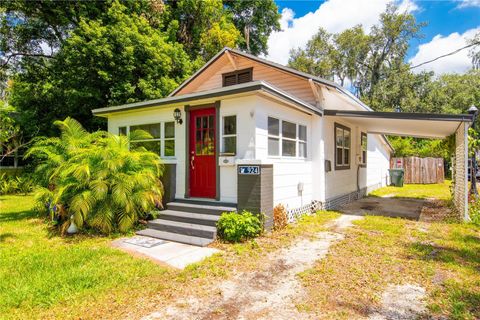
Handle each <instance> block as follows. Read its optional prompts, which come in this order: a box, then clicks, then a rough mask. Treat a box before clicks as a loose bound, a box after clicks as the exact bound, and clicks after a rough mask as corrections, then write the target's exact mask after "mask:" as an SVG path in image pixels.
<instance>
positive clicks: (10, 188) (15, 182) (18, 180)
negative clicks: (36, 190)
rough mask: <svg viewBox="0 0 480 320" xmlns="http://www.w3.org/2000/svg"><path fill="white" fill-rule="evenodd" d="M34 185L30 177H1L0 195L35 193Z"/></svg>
mask: <svg viewBox="0 0 480 320" xmlns="http://www.w3.org/2000/svg"><path fill="white" fill-rule="evenodd" d="M33 187H34V183H33V181H32V179H31V177H30V176H28V175H22V176H16V177H15V176H7V175H6V174H2V175H1V176H0V194H17V193H23V194H27V193H30V192H32V191H33Z"/></svg>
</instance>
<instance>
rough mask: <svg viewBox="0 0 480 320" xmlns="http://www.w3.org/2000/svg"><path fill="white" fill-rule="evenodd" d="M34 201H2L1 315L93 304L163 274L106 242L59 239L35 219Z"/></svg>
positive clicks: (31, 314) (100, 239) (15, 198)
mask: <svg viewBox="0 0 480 320" xmlns="http://www.w3.org/2000/svg"><path fill="white" fill-rule="evenodd" d="M32 208H33V197H32V196H1V197H0V315H5V316H6V315H9V316H11V317H17V316H18V317H19V318H23V317H34V316H35V314H36V312H41V311H42V310H45V309H48V308H52V307H55V306H57V305H59V304H67V305H69V304H72V305H75V304H76V303H77V302H79V301H82V300H83V301H85V300H86V301H91V300H92V297H93V298H96V297H99V296H102V295H103V294H105V293H107V292H108V291H111V290H114V291H115V292H118V293H119V294H122V293H121V292H122V290H126V289H128V288H129V287H136V283H137V282H138V280H139V279H142V278H143V279H145V278H147V277H148V276H150V275H152V274H154V273H162V272H165V270H166V269H164V268H161V267H160V266H158V265H156V264H154V263H152V262H150V261H148V260H145V259H137V258H133V257H132V256H130V255H128V254H126V253H123V252H121V251H119V250H116V249H114V248H111V247H110V245H109V243H110V240H111V239H109V238H103V237H87V236H79V237H75V238H61V237H58V236H56V235H53V234H51V233H50V232H49V230H48V227H47V224H46V223H44V221H42V219H39V218H38V217H37V216H36V213H35V211H34V210H33V209H32Z"/></svg>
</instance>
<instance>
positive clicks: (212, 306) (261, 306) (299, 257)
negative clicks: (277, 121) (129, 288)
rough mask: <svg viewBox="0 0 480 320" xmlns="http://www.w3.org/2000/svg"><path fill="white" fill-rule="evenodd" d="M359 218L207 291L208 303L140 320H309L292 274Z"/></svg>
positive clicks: (341, 221) (184, 304) (181, 303)
mask: <svg viewBox="0 0 480 320" xmlns="http://www.w3.org/2000/svg"><path fill="white" fill-rule="evenodd" d="M361 218H362V217H358V216H341V217H340V218H338V219H336V220H335V221H334V222H333V223H332V224H331V225H330V227H331V228H332V229H333V230H334V231H335V232H331V231H326V232H320V233H317V234H316V235H315V237H314V239H313V240H311V239H301V240H299V241H297V242H295V243H293V244H292V245H291V246H290V247H288V248H283V249H280V250H277V251H274V252H272V253H270V254H269V255H268V257H267V259H265V263H264V264H263V265H261V267H260V268H259V269H258V270H256V271H255V272H238V273H236V274H234V275H233V277H231V278H230V279H229V280H226V281H223V282H221V283H220V284H219V285H218V286H216V287H215V288H213V289H212V290H211V293H212V294H210V295H209V296H208V297H198V296H192V297H188V298H187V299H185V300H178V301H177V302H176V303H175V304H173V305H172V306H170V307H168V308H167V309H165V310H161V311H158V312H155V313H152V314H150V315H149V316H147V317H146V318H144V319H312V316H311V315H309V314H307V313H304V312H301V311H299V310H298V309H297V307H296V302H297V301H299V300H301V299H302V297H303V296H304V295H305V292H304V289H303V287H302V285H301V283H300V282H299V281H298V279H297V274H298V273H300V272H302V271H304V270H307V269H309V268H312V267H313V266H314V264H315V262H316V261H318V260H320V259H322V258H324V257H325V256H326V255H327V253H328V250H329V248H330V246H331V245H332V243H334V242H336V241H339V240H342V239H343V238H344V232H345V229H346V228H348V227H350V226H351V225H352V221H354V220H357V219H361Z"/></svg>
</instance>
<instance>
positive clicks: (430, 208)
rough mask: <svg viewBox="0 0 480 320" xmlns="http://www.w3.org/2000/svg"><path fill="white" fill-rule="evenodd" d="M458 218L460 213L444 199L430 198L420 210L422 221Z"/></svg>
mask: <svg viewBox="0 0 480 320" xmlns="http://www.w3.org/2000/svg"><path fill="white" fill-rule="evenodd" d="M451 219H458V215H456V214H455V212H454V211H453V210H452V209H451V208H450V207H449V206H448V205H447V204H446V203H445V201H443V200H436V199H428V200H427V201H425V203H424V205H423V207H422V211H421V212H420V218H419V220H420V221H424V222H436V221H445V220H451Z"/></svg>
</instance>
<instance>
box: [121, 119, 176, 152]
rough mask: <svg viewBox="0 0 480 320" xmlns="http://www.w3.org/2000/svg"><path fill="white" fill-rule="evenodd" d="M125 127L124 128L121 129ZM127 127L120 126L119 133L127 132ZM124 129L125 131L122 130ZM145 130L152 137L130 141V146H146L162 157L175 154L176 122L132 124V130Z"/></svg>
mask: <svg viewBox="0 0 480 320" xmlns="http://www.w3.org/2000/svg"><path fill="white" fill-rule="evenodd" d="M121 128H124V129H121ZM126 129H127V128H126V127H120V128H119V133H120V134H122V133H121V132H125V134H126V132H127V131H126ZM122 130H123V131H122ZM136 130H143V131H146V132H148V133H150V135H151V136H152V138H150V139H136V140H132V141H131V142H130V148H131V149H136V148H141V147H143V148H145V149H147V150H148V151H152V152H155V153H156V154H158V155H159V156H161V157H174V156H175V122H173V121H171V122H164V123H152V124H141V125H135V126H130V132H135V131H136Z"/></svg>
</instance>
